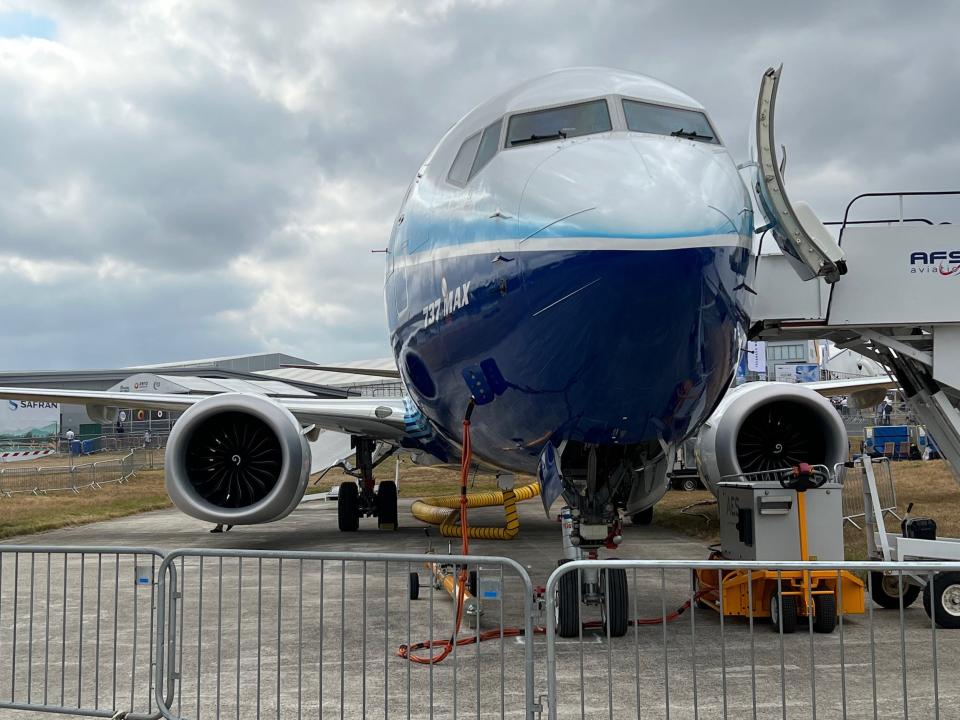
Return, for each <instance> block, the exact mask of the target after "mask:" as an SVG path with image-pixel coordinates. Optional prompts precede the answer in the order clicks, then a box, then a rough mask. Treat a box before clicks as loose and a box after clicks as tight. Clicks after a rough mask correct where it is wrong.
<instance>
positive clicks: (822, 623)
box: [813, 595, 837, 633]
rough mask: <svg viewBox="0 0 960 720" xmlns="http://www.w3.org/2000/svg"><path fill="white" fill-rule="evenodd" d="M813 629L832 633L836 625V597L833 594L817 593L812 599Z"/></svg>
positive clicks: (818, 631)
mask: <svg viewBox="0 0 960 720" xmlns="http://www.w3.org/2000/svg"><path fill="white" fill-rule="evenodd" d="M813 611H814V615H813V631H814V632H817V633H832V632H833V629H834V628H835V627H836V626H837V599H836V598H835V597H834V596H833V595H817V596H816V597H815V598H814V600H813Z"/></svg>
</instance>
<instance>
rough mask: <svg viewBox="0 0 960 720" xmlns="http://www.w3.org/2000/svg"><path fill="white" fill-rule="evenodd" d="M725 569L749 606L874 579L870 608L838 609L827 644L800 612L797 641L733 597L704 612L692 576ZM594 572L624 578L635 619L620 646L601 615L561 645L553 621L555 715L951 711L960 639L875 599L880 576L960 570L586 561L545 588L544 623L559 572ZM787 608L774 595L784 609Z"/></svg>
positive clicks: (549, 641)
mask: <svg viewBox="0 0 960 720" xmlns="http://www.w3.org/2000/svg"><path fill="white" fill-rule="evenodd" d="M718 567H722V568H723V569H724V570H737V569H739V570H742V571H744V572H745V574H746V583H745V587H746V590H745V592H746V593H748V594H749V597H748V598H746V601H747V604H746V606H745V607H747V608H749V607H751V606H753V607H757V606H758V605H759V606H765V607H770V597H769V595H764V596H761V595H760V594H761V593H763V592H766V593H770V592H771V591H777V592H778V593H782V592H783V591H784V588H785V587H786V586H787V585H788V574H789V573H790V572H793V573H795V574H799V572H802V571H809V572H811V573H812V572H816V571H819V572H825V573H827V574H828V575H833V574H836V576H837V577H838V578H839V576H840V572H841V571H842V570H845V571H855V572H859V573H866V578H867V579H866V586H867V587H866V588H865V590H866V595H867V598H868V600H867V602H866V607H865V608H864V611H865V612H864V613H863V614H851V613H843V612H841V613H840V614H839V618H838V620H837V627H836V629H835V630H834V632H833V633H832V634H830V635H827V634H820V633H819V632H816V627H815V624H814V623H815V620H814V618H813V615H810V616H809V617H801V618H800V620H799V622H798V625H797V628H796V630H797V631H796V632H795V633H793V634H791V633H789V632H784V626H783V625H780V626H779V629H778V627H776V626H774V625H772V624H771V623H770V621H769V619H760V617H759V615H760V613H756V612H754V613H748V612H747V613H745V616H744V617H732V616H730V615H731V612H730V611H731V610H732V608H731V607H730V605H727V607H724V605H723V603H724V600H723V598H724V593H720V598H721V600H720V609H719V612H717V611H716V610H715V609H706V608H697V607H696V605H697V604H698V598H699V595H698V592H697V591H695V590H694V582H693V581H692V578H691V576H692V573H693V572H694V571H696V570H700V569H707V570H712V571H713V572H716V569H717V568H718ZM598 568H599V569H602V572H605V573H606V577H608V578H610V577H612V573H613V572H622V573H624V574H625V577H626V582H627V586H628V597H629V613H630V615H629V616H630V618H637V619H639V620H635V621H632V622H631V625H630V627H629V628H628V630H627V633H626V635H624V636H623V637H620V638H617V637H611V636H610V634H609V632H607V631H605V630H604V629H603V625H602V623H601V622H600V621H599V620H598V621H597V622H595V623H594V627H591V626H587V627H586V628H583V629H581V631H580V633H579V636H577V637H573V638H566V639H564V638H560V637H558V635H557V632H556V631H555V629H554V625H553V623H550V622H548V623H547V626H546V631H547V632H546V681H547V705H548V713H549V717H550V718H551V719H553V718H561V717H562V718H573V717H579V718H597V717H608V718H614V717H643V718H651V719H652V718H700V717H704V718H706V717H711V718H713V717H717V718H737V719H738V720H739V719H741V718H785V717H804V718H817V717H823V718H841V717H842V718H854V717H856V718H877V717H880V718H890V717H901V718H908V717H924V718H939V717H941V714H942V713H947V712H952V711H954V710H955V709H956V706H955V704H954V700H953V699H952V698H953V694H952V692H953V690H952V688H954V687H955V685H956V682H957V680H958V679H960V678H958V674H960V669H958V668H957V663H956V661H955V658H956V657H957V656H958V653H960V635H958V634H956V633H953V632H952V631H950V630H941V629H940V628H939V627H938V626H937V624H936V623H935V622H934V620H933V619H932V618H931V617H928V616H927V615H926V614H925V613H924V612H923V610H920V609H919V608H917V609H911V610H907V609H906V608H904V603H903V602H901V603H900V607H899V609H894V610H880V609H879V607H875V606H874V604H873V603H871V602H870V600H869V597H870V596H871V595H872V593H873V591H874V586H875V584H877V583H880V582H882V577H883V575H882V571H883V570H890V571H893V572H894V573H895V575H894V578H893V579H894V587H896V586H897V583H900V584H901V586H902V587H907V586H908V583H909V582H910V578H911V576H919V577H921V578H923V579H924V580H927V581H932V580H933V578H934V576H935V574H936V573H937V572H950V573H956V572H958V571H960V563H953V564H946V563H940V564H937V563H932V564H931V563H901V564H879V563H868V562H859V563H798V562H793V563H768V562H728V561H713V562H711V561H659V560H657V561H644V560H636V561H630V560H619V561H617V560H611V561H577V562H571V563H567V564H564V565H561V566H560V567H559V568H557V570H555V571H554V572H553V574H552V575H551V576H550V578H549V580H548V581H547V586H546V593H545V598H546V612H545V616H546V617H547V618H550V617H553V613H554V612H555V611H556V607H557V602H556V599H555V597H556V592H557V590H558V587H559V586H560V584H561V581H562V579H563V578H564V577H567V576H569V575H570V574H571V573H579V572H582V571H585V570H588V569H589V570H594V571H595V570H596V569H598ZM771 568H772V569H773V570H774V573H775V574H774V578H775V579H774V580H773V582H772V583H771V582H770V580H769V575H768V576H767V577H768V580H767V582H766V584H765V586H763V587H765V588H766V589H765V590H764V589H761V587H762V586H761V585H760V584H759V583H758V582H757V580H758V579H759V575H760V573H764V572H769V571H770V570H771ZM951 577H960V575H957V576H952V575H951ZM578 586H579V584H578ZM787 595H789V593H786V594H783V595H780V597H786V596H787ZM608 597H609V592H608ZM605 602H606V603H607V605H606V607H603V606H601V607H597V608H595V612H596V615H597V618H598V619H599V618H600V617H602V615H603V614H604V612H605V613H606V614H607V615H608V616H609V613H610V606H609V600H606V601H605ZM785 602H786V601H785V600H783V601H781V600H779V599H778V598H777V597H776V596H774V601H773V603H774V607H778V608H779V611H780V612H781V613H783V612H784V611H783V605H782V604H780V603H785ZM907 604H909V602H908V603H907ZM839 606H840V607H841V608H842V607H843V606H844V602H843V598H842V597H841V598H840V602H839ZM945 691H947V692H949V694H948V695H946V697H941V695H942V694H943V693H945Z"/></svg>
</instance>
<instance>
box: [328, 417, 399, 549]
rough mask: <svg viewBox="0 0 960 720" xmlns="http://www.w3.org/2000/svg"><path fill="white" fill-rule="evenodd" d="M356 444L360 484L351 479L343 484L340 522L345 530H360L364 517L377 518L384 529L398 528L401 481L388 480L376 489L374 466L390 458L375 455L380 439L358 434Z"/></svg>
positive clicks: (338, 502) (380, 526) (353, 473)
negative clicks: (399, 482)
mask: <svg viewBox="0 0 960 720" xmlns="http://www.w3.org/2000/svg"><path fill="white" fill-rule="evenodd" d="M352 444H353V447H354V448H355V449H356V451H357V466H356V470H355V472H352V473H351V474H352V475H355V476H356V477H357V479H358V480H359V484H358V483H356V482H353V481H352V480H348V481H346V482H344V483H341V484H340V493H339V495H338V497H337V524H338V526H339V527H340V531H341V532H356V531H357V530H358V529H359V528H360V518H362V517H376V518H377V525H378V527H379V528H380V529H381V530H396V529H397V484H396V483H395V482H394V481H393V480H384V481H383V482H381V483H380V487H379V489H378V490H377V491H376V492H374V487H375V486H376V485H375V482H374V479H373V469H374V468H375V467H376V466H377V464H378V463H379V462H380V461H382V460H383V459H384V458H386V457H387V455H386V454H384V455H381V456H380V457H375V450H376V447H377V444H376V441H374V440H371V439H369V438H361V437H356V436H354V437H353V438H352Z"/></svg>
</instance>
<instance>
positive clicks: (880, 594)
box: [870, 571, 920, 610]
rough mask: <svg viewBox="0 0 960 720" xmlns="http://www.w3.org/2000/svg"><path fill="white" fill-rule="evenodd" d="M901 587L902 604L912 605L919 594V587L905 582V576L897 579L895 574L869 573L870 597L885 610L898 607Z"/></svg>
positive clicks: (897, 608)
mask: <svg viewBox="0 0 960 720" xmlns="http://www.w3.org/2000/svg"><path fill="white" fill-rule="evenodd" d="M901 586H902V588H903V606H904V607H905V608H908V607H910V606H911V605H913V601H914V600H916V599H917V597H918V596H919V595H920V588H919V587H917V586H916V585H914V584H912V583H909V582H907V579H906V578H903V579H902V580H898V578H897V576H896V575H885V574H884V573H882V572H876V571H874V572H871V573H870V597H871V598H873V601H874V602H875V603H876V604H877V605H879V606H880V607H882V608H886V609H887V610H899V609H900V588H901Z"/></svg>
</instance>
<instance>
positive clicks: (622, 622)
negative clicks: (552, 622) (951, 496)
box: [555, 507, 630, 638]
mask: <svg viewBox="0 0 960 720" xmlns="http://www.w3.org/2000/svg"><path fill="white" fill-rule="evenodd" d="M575 513H576V511H573V510H571V509H570V508H569V507H565V508H563V510H562V511H561V513H560V523H561V529H562V532H563V554H564V560H563V561H561V563H563V562H568V561H571V560H583V559H592V560H595V559H596V558H597V553H598V550H599V548H600V547H606V548H609V549H614V548H616V547H617V546H618V545H619V544H620V541H621V540H622V539H623V538H622V536H621V534H620V523H619V520H617V521H615V522H613V523H611V524H610V525H609V526H608V525H586V524H582V523H580V521H579V515H578V514H575ZM581 605H587V606H595V607H598V608H599V610H600V618H601V620H600V624H599V626H600V627H601V628H602V630H603V634H604V635H609V636H610V637H622V636H623V635H625V634H626V632H627V627H628V625H629V615H628V611H629V607H630V600H629V590H628V585H627V573H626V571H625V570H622V569H600V568H596V569H594V568H584V569H582V570H580V571H579V572H570V573H567V574H566V575H563V576H561V577H560V580H559V582H558V583H557V590H556V618H555V619H556V623H557V635H559V636H560V637H565V638H569V637H578V636H579V635H580V632H581V621H580V607H581Z"/></svg>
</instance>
